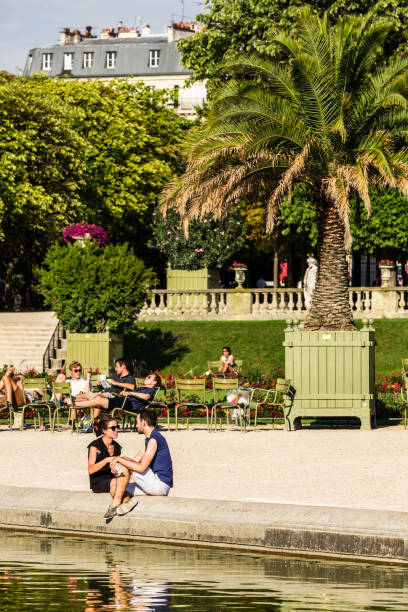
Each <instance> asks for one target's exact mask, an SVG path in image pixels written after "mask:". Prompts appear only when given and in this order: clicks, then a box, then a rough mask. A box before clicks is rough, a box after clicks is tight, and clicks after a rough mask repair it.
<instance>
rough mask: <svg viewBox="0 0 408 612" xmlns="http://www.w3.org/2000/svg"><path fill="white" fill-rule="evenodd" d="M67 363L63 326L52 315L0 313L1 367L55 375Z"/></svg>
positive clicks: (50, 313) (46, 313) (41, 313)
mask: <svg viewBox="0 0 408 612" xmlns="http://www.w3.org/2000/svg"><path fill="white" fill-rule="evenodd" d="M64 360H65V341H64V339H63V333H62V328H61V325H60V324H59V322H58V319H57V318H56V316H55V313H53V312H48V311H47V312H0V367H1V366H3V365H4V364H13V365H14V366H15V367H16V369H17V370H27V369H29V368H34V369H36V370H38V371H40V372H41V371H43V369H46V370H48V371H55V370H56V369H57V368H60V367H61V366H62V364H63V361H64Z"/></svg>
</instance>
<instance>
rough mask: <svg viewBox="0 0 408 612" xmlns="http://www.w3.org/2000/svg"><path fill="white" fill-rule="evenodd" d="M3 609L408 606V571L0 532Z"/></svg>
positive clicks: (94, 611) (385, 608) (91, 611)
mask: <svg viewBox="0 0 408 612" xmlns="http://www.w3.org/2000/svg"><path fill="white" fill-rule="evenodd" d="M0 602H1V604H2V610H7V611H12V610H28V609H30V610H44V609H48V608H50V609H53V610H73V611H81V612H97V611H98V612H99V611H102V610H126V611H133V610H137V611H156V610H157V611H158V612H165V611H166V610H173V609H177V608H182V609H185V610H194V611H200V610H203V611H204V610H221V609H224V608H227V609H228V610H260V611H262V610H268V611H270V610H281V611H291V610H297V611H298V610H327V611H330V612H335V611H337V610H341V611H345V610H353V611H354V610H382V611H388V610H407V609H408V604H407V602H408V570H407V569H405V568H398V567H396V568H387V567H381V566H367V565H360V564H345V563H327V562H322V561H306V560H301V561H299V560H294V559H288V558H276V557H268V556H257V555H245V554H231V553H224V552H219V551H211V550H194V549H183V548H171V547H167V546H155V545H147V544H139V543H117V544H111V543H107V542H104V541H96V540H81V539H74V538H60V537H47V536H36V535H32V536H25V535H19V534H18V535H17V534H11V533H8V532H0Z"/></svg>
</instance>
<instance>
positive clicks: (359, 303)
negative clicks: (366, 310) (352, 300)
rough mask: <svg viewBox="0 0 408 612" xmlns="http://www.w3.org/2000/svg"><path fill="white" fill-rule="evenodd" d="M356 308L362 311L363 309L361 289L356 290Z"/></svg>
mask: <svg viewBox="0 0 408 612" xmlns="http://www.w3.org/2000/svg"><path fill="white" fill-rule="evenodd" d="M356 297H357V299H356V310H358V312H362V311H363V301H362V299H361V290H358V291H356Z"/></svg>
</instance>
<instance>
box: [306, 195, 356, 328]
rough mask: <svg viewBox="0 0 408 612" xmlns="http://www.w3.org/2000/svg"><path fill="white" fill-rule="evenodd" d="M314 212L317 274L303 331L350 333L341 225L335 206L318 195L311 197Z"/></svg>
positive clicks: (350, 324)
mask: <svg viewBox="0 0 408 612" xmlns="http://www.w3.org/2000/svg"><path fill="white" fill-rule="evenodd" d="M313 202H314V204H315V206H316V211H317V231H318V241H317V261H318V273H317V280H316V286H315V290H314V292H313V298H312V304H311V307H310V310H309V312H308V314H307V316H306V319H305V325H304V329H305V330H309V331H318V330H320V329H333V330H336V329H338V330H353V329H355V325H354V321H353V315H352V312H351V308H350V303H349V290H348V283H347V262H346V249H345V246H344V224H343V222H342V220H341V219H340V217H339V214H338V211H337V208H336V205H335V204H334V202H332V201H331V200H328V199H327V198H326V197H325V195H324V194H323V193H322V192H321V191H318V192H315V193H314V194H313Z"/></svg>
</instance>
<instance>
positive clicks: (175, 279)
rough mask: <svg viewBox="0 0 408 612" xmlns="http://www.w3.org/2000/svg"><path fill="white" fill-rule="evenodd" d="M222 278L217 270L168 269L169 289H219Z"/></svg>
mask: <svg viewBox="0 0 408 612" xmlns="http://www.w3.org/2000/svg"><path fill="white" fill-rule="evenodd" d="M219 280H220V276H219V274H218V272H216V271H215V270H209V269H208V268H202V269H201V270H178V269H173V268H170V267H168V268H167V289H171V290H173V291H180V290H184V289H187V290H188V289H217V288H218V283H219Z"/></svg>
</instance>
